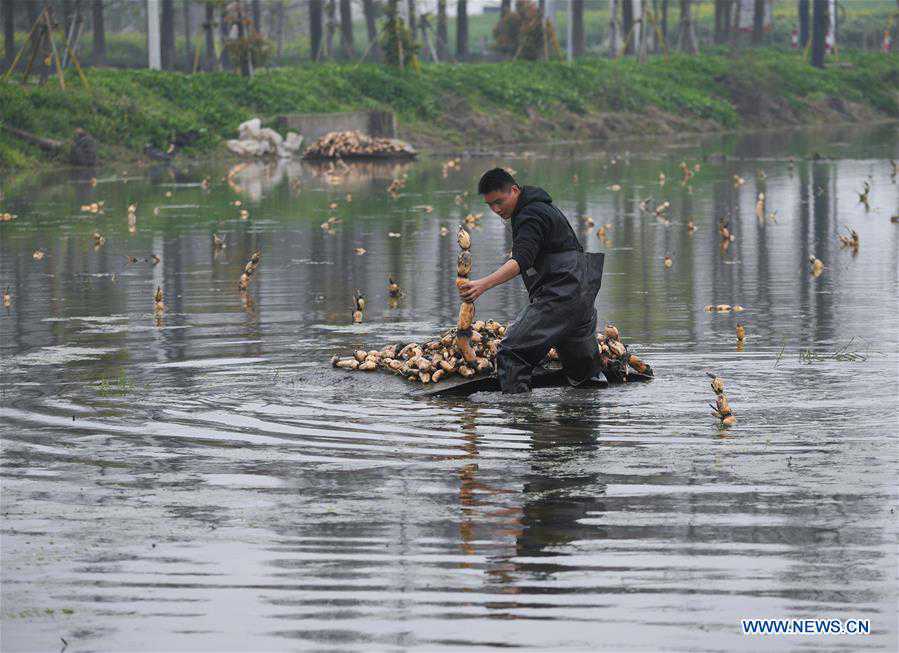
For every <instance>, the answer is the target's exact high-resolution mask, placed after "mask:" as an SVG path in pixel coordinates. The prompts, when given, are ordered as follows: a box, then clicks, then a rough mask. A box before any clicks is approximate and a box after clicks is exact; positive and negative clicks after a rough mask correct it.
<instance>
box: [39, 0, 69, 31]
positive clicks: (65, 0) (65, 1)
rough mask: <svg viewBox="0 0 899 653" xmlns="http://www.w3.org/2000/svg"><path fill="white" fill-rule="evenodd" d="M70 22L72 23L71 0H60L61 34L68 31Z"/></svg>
mask: <svg viewBox="0 0 899 653" xmlns="http://www.w3.org/2000/svg"><path fill="white" fill-rule="evenodd" d="M42 4H43V3H42ZM71 23H72V0H62V33H63V34H68V33H69V25H70V24H71Z"/></svg>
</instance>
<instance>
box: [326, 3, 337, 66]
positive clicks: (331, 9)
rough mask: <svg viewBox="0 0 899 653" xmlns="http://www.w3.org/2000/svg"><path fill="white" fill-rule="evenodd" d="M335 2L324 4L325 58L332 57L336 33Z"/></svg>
mask: <svg viewBox="0 0 899 653" xmlns="http://www.w3.org/2000/svg"><path fill="white" fill-rule="evenodd" d="M336 2H337V0H328V1H327V3H325V16H326V17H327V18H326V20H325V56H327V57H328V58H330V57H332V56H334V32H335V31H337V5H336V4H335V3H336Z"/></svg>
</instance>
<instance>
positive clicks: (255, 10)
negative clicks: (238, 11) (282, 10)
mask: <svg viewBox="0 0 899 653" xmlns="http://www.w3.org/2000/svg"><path fill="white" fill-rule="evenodd" d="M250 11H251V13H252V14H253V29H254V30H256V31H257V32H259V33H260V34H262V2H260V0H253V2H252V4H251V5H250Z"/></svg>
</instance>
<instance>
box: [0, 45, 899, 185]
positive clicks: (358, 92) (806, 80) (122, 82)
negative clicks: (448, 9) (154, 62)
mask: <svg viewBox="0 0 899 653" xmlns="http://www.w3.org/2000/svg"><path fill="white" fill-rule="evenodd" d="M88 76H89V80H90V83H91V86H92V91H91V92H88V91H86V90H84V89H83V88H81V86H80V84H79V83H78V81H77V78H75V77H74V76H73V77H72V79H71V80H70V82H71V83H70V84H69V89H68V90H67V91H65V92H63V91H61V90H59V88H58V86H56V85H55V84H52V83H48V84H47V85H45V86H44V87H42V88H37V87H35V88H30V89H23V88H22V87H21V86H19V85H17V84H0V116H2V119H3V120H4V121H5V122H6V123H7V124H9V125H11V126H13V127H17V128H19V129H23V130H26V131H29V132H32V133H35V134H38V135H40V136H47V137H50V138H56V139H61V140H63V139H68V138H69V137H70V136H71V134H72V132H73V130H74V129H75V128H76V127H82V128H84V129H86V130H87V131H88V132H90V133H91V134H93V135H94V136H95V137H96V138H97V139H98V140H99V141H100V143H101V155H102V157H103V158H104V159H118V158H128V157H138V156H140V154H141V151H142V149H143V147H144V145H145V144H148V143H150V144H153V145H155V146H156V147H161V148H164V147H166V145H167V144H168V143H169V142H171V141H172V140H173V139H174V138H175V136H176V135H177V134H179V133H187V132H197V133H198V134H199V139H198V140H197V141H196V142H195V143H194V145H193V146H192V147H191V148H190V152H189V153H191V154H201V153H204V152H208V151H211V150H213V149H214V148H216V147H217V146H219V145H220V143H221V142H222V140H223V139H226V138H233V137H234V135H235V132H236V127H237V125H238V124H239V123H240V122H241V121H243V120H246V119H248V118H250V117H253V116H257V115H258V116H261V117H263V118H264V119H268V118H272V117H274V116H276V115H278V114H281V113H291V112H327V111H345V110H352V109H360V108H388V109H392V110H394V111H396V113H397V114H398V117H399V120H400V124H401V125H402V130H403V136H404V137H406V138H409V139H410V140H412V141H413V142H417V143H419V144H424V145H428V144H437V143H450V144H458V145H464V144H465V143H476V144H480V143H484V142H489V141H494V142H509V141H514V140H535V139H537V140H539V139H553V138H565V137H569V138H570V137H575V138H581V137H593V138H607V137H612V136H624V135H628V134H629V133H647V132H650V133H652V132H655V133H660V134H664V133H666V132H671V131H674V130H677V131H683V130H694V131H706V130H714V129H733V128H740V127H758V126H771V127H774V126H782V125H788V124H802V123H813V122H821V121H833V120H843V121H846V120H863V119H870V118H876V117H899V94H897V92H896V90H895V89H897V88H899V57H896V56H883V55H880V54H871V53H844V55H843V57H842V62H841V65H839V66H836V65H833V66H830V67H829V68H827V69H825V70H816V69H814V68H811V67H809V66H808V65H807V64H805V63H804V62H803V61H802V60H801V59H800V58H799V56H798V55H796V54H792V53H783V52H777V51H773V50H755V51H752V52H751V53H746V54H744V55H743V56H742V57H741V58H740V59H732V58H731V57H730V56H728V55H726V54H707V55H703V56H701V57H688V56H682V55H674V56H672V57H671V59H670V60H669V61H667V62H666V61H664V60H663V59H662V58H654V59H651V60H650V61H649V62H647V63H645V64H642V65H641V64H639V63H637V62H636V61H634V60H631V59H626V60H620V61H609V60H606V59H595V60H585V61H582V62H579V63H577V64H575V65H566V64H564V63H527V62H505V63H495V64H466V65H425V66H423V68H422V70H421V72H420V73H414V72H401V71H398V70H393V69H390V68H387V67H381V66H376V65H361V66H354V65H340V64H325V65H308V66H301V67H296V68H286V69H275V70H272V71H269V72H263V73H261V74H258V75H257V76H256V77H254V78H253V79H252V80H246V79H243V78H241V77H238V76H236V75H233V74H230V73H211V74H198V75H183V74H180V73H170V72H157V71H149V70H134V71H124V70H102V69H99V70H92V71H89V73H88ZM43 157H44V155H43V154H41V153H40V152H38V151H37V150H36V149H35V148H33V147H31V146H27V145H24V144H23V143H22V142H21V141H19V140H17V139H14V138H13V137H11V136H9V135H6V134H2V133H0V167H3V168H7V169H8V168H16V167H27V166H30V165H33V164H35V163H37V162H39V161H41V160H43Z"/></svg>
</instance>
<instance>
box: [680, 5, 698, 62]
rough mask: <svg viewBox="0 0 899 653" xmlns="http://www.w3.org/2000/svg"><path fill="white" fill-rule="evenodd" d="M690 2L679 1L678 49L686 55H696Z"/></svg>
mask: <svg viewBox="0 0 899 653" xmlns="http://www.w3.org/2000/svg"><path fill="white" fill-rule="evenodd" d="M690 2H691V0H680V28H679V30H680V49H681V50H682V51H683V52H686V53H688V54H696V51H697V48H696V33H695V32H694V31H693V18H692V16H691V14H690Z"/></svg>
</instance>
